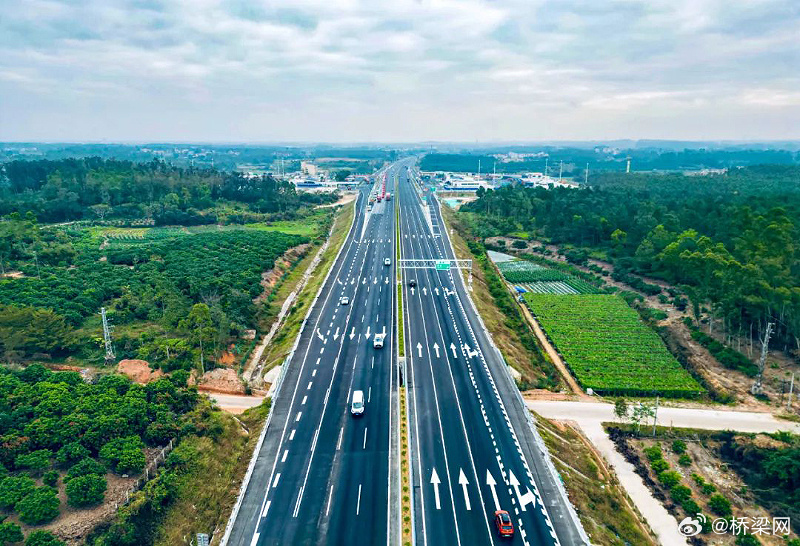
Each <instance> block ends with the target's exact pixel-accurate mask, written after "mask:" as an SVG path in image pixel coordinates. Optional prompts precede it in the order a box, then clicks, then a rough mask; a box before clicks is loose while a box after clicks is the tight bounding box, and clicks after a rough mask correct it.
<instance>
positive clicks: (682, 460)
mask: <svg viewBox="0 0 800 546" xmlns="http://www.w3.org/2000/svg"><path fill="white" fill-rule="evenodd" d="M678 464H679V465H681V466H689V465H691V464H692V458H691V457H689V455H688V454H686V453H684V454H683V455H681V456H680V457H678Z"/></svg>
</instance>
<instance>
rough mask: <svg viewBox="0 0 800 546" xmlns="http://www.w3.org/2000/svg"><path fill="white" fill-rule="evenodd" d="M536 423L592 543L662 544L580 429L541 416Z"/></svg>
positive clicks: (603, 545) (616, 545)
mask: <svg viewBox="0 0 800 546" xmlns="http://www.w3.org/2000/svg"><path fill="white" fill-rule="evenodd" d="M536 425H537V428H538V429H539V433H540V434H541V436H542V439H544V442H545V444H547V448H548V450H549V451H550V455H551V457H552V458H553V463H554V464H555V466H556V468H557V469H558V472H559V474H560V475H561V477H562V478H563V480H564V485H565V487H566V489H567V493H568V494H569V498H570V501H572V504H573V505H574V506H575V510H576V511H577V512H578V516H579V517H580V519H581V523H583V527H584V529H586V532H587V533H588V534H589V536H591V538H592V544H595V545H597V546H612V545H613V546H622V545H624V544H636V545H642V546H656V545H657V544H658V541H657V540H656V539H655V538H654V537H653V536H652V533H651V532H650V531H649V529H648V528H647V527H646V526H645V524H644V523H643V522H642V520H641V518H640V517H639V515H638V514H637V512H636V511H635V508H634V506H633V502H632V501H631V500H630V499H629V498H628V496H627V495H626V493H625V490H624V489H623V488H622V486H620V485H619V483H618V481H617V477H616V475H615V474H614V472H613V470H610V469H608V468H606V466H605V462H604V461H603V459H602V457H601V456H600V455H599V454H597V453H596V452H595V451H594V450H593V449H592V447H591V444H590V443H589V441H588V440H587V439H586V438H585V437H584V436H583V435H582V434H581V433H580V432H578V431H577V430H575V429H574V428H572V427H571V426H569V425H567V424H562V423H558V422H555V421H550V420H548V419H544V418H542V417H540V416H538V415H537V416H536Z"/></svg>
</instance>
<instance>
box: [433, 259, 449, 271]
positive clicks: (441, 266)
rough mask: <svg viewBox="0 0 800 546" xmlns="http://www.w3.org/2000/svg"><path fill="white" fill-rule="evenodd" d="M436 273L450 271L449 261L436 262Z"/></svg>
mask: <svg viewBox="0 0 800 546" xmlns="http://www.w3.org/2000/svg"><path fill="white" fill-rule="evenodd" d="M436 271H450V261H449V260H436Z"/></svg>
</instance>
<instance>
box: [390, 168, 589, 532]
mask: <svg viewBox="0 0 800 546" xmlns="http://www.w3.org/2000/svg"><path fill="white" fill-rule="evenodd" d="M418 190H419V188H418V187H417V186H414V185H412V184H411V183H409V182H408V180H407V174H406V173H403V174H402V175H401V177H400V181H399V188H398V196H399V199H400V224H401V225H400V237H401V246H402V258H403V260H408V259H418V260H419V259H448V258H454V256H452V250H451V248H450V245H449V243H448V240H447V238H446V237H447V234H446V233H445V232H444V230H442V229H441V226H442V225H443V224H442V219H441V216H440V213H439V211H438V207H437V206H435V202H434V201H432V200H431V197H430V196H429V195H427V194H425V195H420V193H421V192H420V191H418ZM423 199H425V201H423ZM425 202H427V203H431V204H432V205H433V206H430V207H429V208H428V211H429V212H428V213H426V212H425V210H424V208H423V204H424V203H425ZM406 263H407V262H406ZM412 279H413V280H414V281H415V282H416V286H414V287H412V286H410V281H411V280H412ZM467 297H468V296H467V293H466V287H465V286H464V283H463V281H462V279H460V278H459V273H458V272H457V271H455V270H452V269H451V270H449V271H444V270H436V269H432V268H421V269H405V268H404V269H403V303H404V305H403V312H404V314H405V316H404V325H405V348H406V359H407V363H406V381H407V387H408V404H409V420H410V431H411V435H410V443H411V451H412V454H413V455H412V482H413V493H414V494H413V499H414V501H413V502H414V533H415V538H416V544H418V545H422V546H427V545H431V546H438V545H440V544H452V545H482V544H500V543H501V539H500V538H499V537H498V535H497V533H496V529H495V526H494V513H495V511H496V510H500V509H502V510H507V511H508V512H509V513H510V515H511V518H512V521H513V524H514V527H515V530H516V537H515V539H514V540H515V541H516V542H517V543H521V544H525V545H542V546H544V545H554V544H564V545H567V544H569V545H572V544H581V543H582V541H581V540H580V537H579V534H578V531H577V529H576V528H575V527H574V526H573V524H572V520H571V519H570V518H569V517H568V516H567V511H566V507H565V506H564V505H563V501H562V500H561V499H560V497H559V495H558V494H557V493H556V490H555V484H554V483H552V480H551V476H550V475H549V474H547V472H546V471H545V462H544V457H545V456H546V455H545V454H543V453H542V452H541V451H540V450H539V448H538V446H537V445H536V444H535V441H534V439H533V435H532V432H531V430H530V427H529V425H528V422H527V421H526V419H527V417H526V415H525V412H526V411H527V410H526V409H525V408H524V406H523V404H522V403H521V399H519V398H517V397H516V394H515V393H514V391H513V389H515V388H516V387H515V386H514V385H513V382H512V381H511V380H510V378H509V376H508V374H507V373H506V370H505V369H504V368H503V366H505V363H504V362H503V361H502V359H501V358H500V356H499V355H498V354H497V353H496V352H495V351H494V349H493V347H492V346H491V343H490V341H489V339H488V338H487V336H486V334H485V332H484V331H483V329H482V328H481V326H480V322H479V320H478V318H477V316H476V315H475V312H474V309H473V308H472V307H471V305H470V303H469V301H468V300H467Z"/></svg>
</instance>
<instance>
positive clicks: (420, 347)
mask: <svg viewBox="0 0 800 546" xmlns="http://www.w3.org/2000/svg"><path fill="white" fill-rule="evenodd" d="M417 352H418V353H419V357H420V358H422V343H420V342H419V341H418V342H417Z"/></svg>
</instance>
